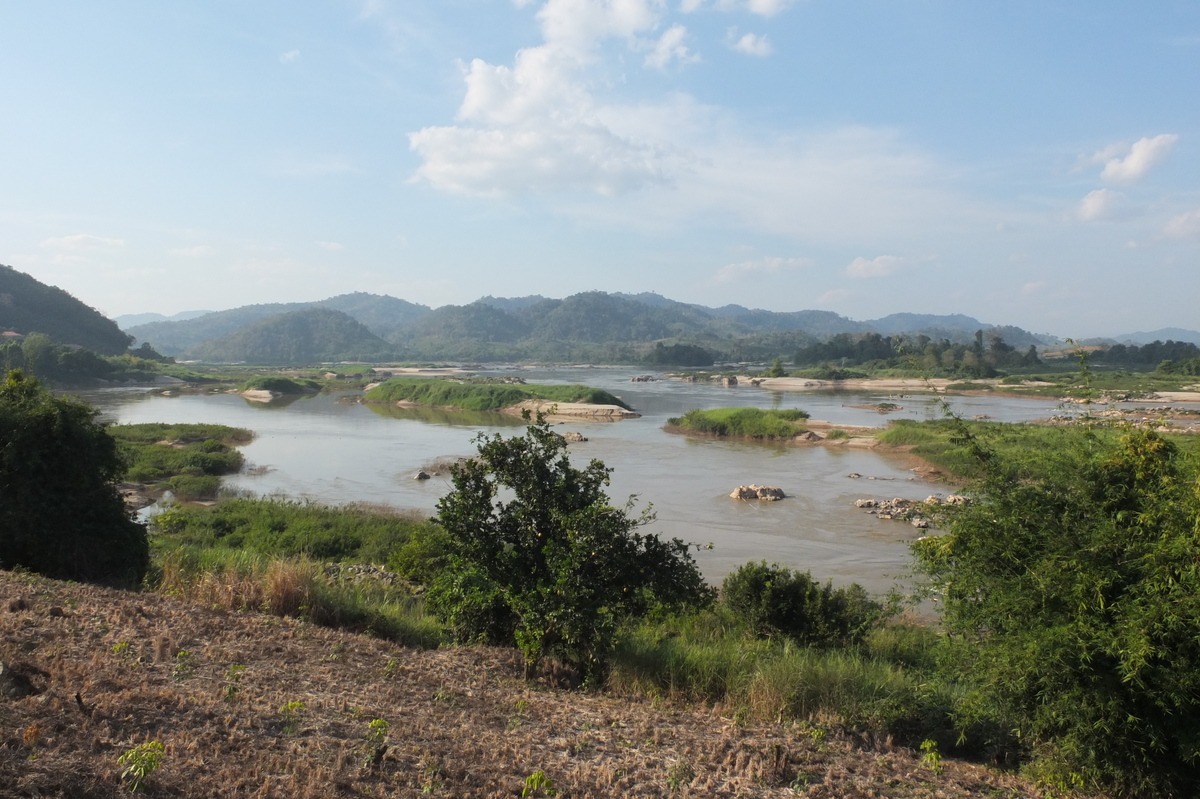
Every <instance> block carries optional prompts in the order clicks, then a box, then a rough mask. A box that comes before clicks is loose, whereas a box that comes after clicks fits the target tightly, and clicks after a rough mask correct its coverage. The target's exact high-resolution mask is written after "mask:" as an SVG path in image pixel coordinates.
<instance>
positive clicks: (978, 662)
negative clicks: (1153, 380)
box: [914, 430, 1200, 796]
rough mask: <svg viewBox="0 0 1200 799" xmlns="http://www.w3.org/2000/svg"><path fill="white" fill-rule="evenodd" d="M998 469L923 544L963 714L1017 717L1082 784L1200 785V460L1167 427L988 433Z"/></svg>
mask: <svg viewBox="0 0 1200 799" xmlns="http://www.w3.org/2000/svg"><path fill="white" fill-rule="evenodd" d="M972 447H973V448H974V449H975V450H976V454H977V455H979V456H981V460H982V462H983V464H984V471H985V472H986V477H985V478H984V479H983V481H982V482H981V484H980V485H979V486H978V491H977V495H978V499H977V500H976V501H975V502H974V503H972V504H970V505H968V506H966V507H965V508H961V509H958V510H956V511H955V512H954V513H953V515H951V516H950V517H949V519H948V530H947V532H946V533H944V534H942V535H936V536H929V537H926V538H924V539H922V540H920V541H918V542H917V543H916V544H915V545H914V553H915V555H916V558H917V561H918V563H919V567H920V568H921V569H922V570H923V572H924V573H925V575H926V576H927V577H928V580H929V584H930V586H931V588H932V589H934V591H935V592H936V594H937V595H938V598H940V599H941V601H942V604H943V608H944V611H943V612H944V624H945V628H946V630H947V631H948V632H949V634H950V639H949V640H950V644H949V656H948V657H947V658H946V661H945V662H946V665H947V668H948V669H949V672H950V676H952V677H954V678H957V679H960V680H961V681H962V682H963V683H964V684H965V685H968V686H972V687H971V689H970V692H969V694H968V697H967V702H966V704H965V705H964V707H963V708H962V713H961V719H960V721H962V722H963V724H964V726H965V725H967V724H970V723H971V722H974V721H986V720H989V719H990V720H992V721H996V722H999V723H1000V724H1001V725H1002V726H1003V727H1004V728H1006V729H1011V730H1012V731H1013V732H1014V733H1015V735H1016V737H1017V740H1018V741H1019V743H1020V744H1021V746H1022V748H1023V750H1024V751H1025V753H1026V754H1028V755H1031V756H1032V757H1033V759H1034V761H1035V770H1036V771H1037V772H1038V773H1039V774H1040V775H1041V776H1042V777H1043V778H1045V779H1047V780H1048V781H1049V782H1051V783H1054V784H1058V785H1060V786H1067V787H1082V788H1085V789H1089V790H1092V789H1096V788H1100V789H1107V790H1115V791H1117V792H1119V793H1125V794H1130V795H1138V796H1141V795H1163V796H1195V795H1198V794H1200V557H1198V554H1197V553H1198V552H1200V481H1198V479H1197V478H1198V476H1200V469H1198V468H1197V464H1196V463H1195V461H1194V459H1189V458H1187V457H1185V456H1184V455H1183V454H1181V453H1180V451H1179V449H1178V448H1177V447H1176V446H1175V445H1174V444H1172V443H1171V442H1170V441H1168V440H1167V439H1165V438H1163V437H1162V436H1159V435H1157V434H1156V433H1153V432H1145V431H1136V430H1135V431H1130V432H1128V433H1127V434H1125V435H1123V436H1121V437H1120V438H1119V440H1118V441H1117V442H1116V443H1105V442H1104V441H1102V440H1100V439H1098V438H1097V437H1086V443H1084V444H1083V445H1079V446H1076V447H1075V448H1073V449H1071V450H1068V451H1062V452H1055V451H1046V452H1045V453H1044V454H1043V456H1042V457H1043V458H1044V459H1045V460H1046V461H1050V462H1047V463H1043V464H1039V466H1040V467H1042V468H1037V469H1036V470H1018V469H1016V468H1013V467H1009V466H1006V465H1005V464H1004V463H1003V462H1002V460H1001V459H999V458H997V457H995V456H994V453H989V452H988V451H986V450H985V449H983V448H982V447H981V446H979V445H978V442H972Z"/></svg>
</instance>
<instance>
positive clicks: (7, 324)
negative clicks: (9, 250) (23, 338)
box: [0, 264, 132, 355]
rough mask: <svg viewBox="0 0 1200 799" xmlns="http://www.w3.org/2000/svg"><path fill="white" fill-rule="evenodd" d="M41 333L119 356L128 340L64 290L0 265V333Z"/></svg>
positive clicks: (96, 313) (108, 322)
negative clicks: (7, 331) (9, 331)
mask: <svg viewBox="0 0 1200 799" xmlns="http://www.w3.org/2000/svg"><path fill="white" fill-rule="evenodd" d="M6 330H11V331H12V332H14V333H21V334H22V335H27V334H29V333H44V334H45V335H47V336H49V337H50V338H52V339H54V340H55V341H56V342H58V343H59V344H78V345H79V346H81V347H86V348H87V349H89V350H92V351H94V352H99V353H101V354H104V355H119V354H121V353H123V352H125V351H126V350H127V349H129V344H130V342H131V341H132V339H131V338H130V337H129V336H128V335H126V334H125V333H123V332H122V331H121V328H119V327H117V323H116V322H114V321H112V320H111V319H109V318H107V317H106V316H104V314H102V313H100V312H99V311H97V310H96V309H95V308H92V307H91V306H89V305H85V304H84V303H82V302H80V301H79V300H77V299H75V298H74V297H72V296H71V295H70V294H68V293H67V292H65V291H63V290H62V289H60V288H56V287H54V286H48V285H46V284H45V283H42V282H40V281H39V280H37V279H35V278H33V277H31V276H30V275H27V274H25V273H24V272H18V271H17V270H16V269H13V268H12V267H11V266H4V265H2V264H0V332H3V331H6Z"/></svg>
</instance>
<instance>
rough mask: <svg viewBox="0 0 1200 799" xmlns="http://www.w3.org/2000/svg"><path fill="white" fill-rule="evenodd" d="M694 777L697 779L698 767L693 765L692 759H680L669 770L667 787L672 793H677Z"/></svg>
mask: <svg viewBox="0 0 1200 799" xmlns="http://www.w3.org/2000/svg"><path fill="white" fill-rule="evenodd" d="M694 779H696V769H695V768H693V767H692V764H691V761H689V760H680V761H679V762H678V763H676V764H675V765H673V766H671V769H670V771H668V772H667V788H668V789H669V790H670V791H671V793H675V792H677V791H678V790H679V789H680V788H683V787H684V786H685V785H688V784H690V783H691V781H692V780H694Z"/></svg>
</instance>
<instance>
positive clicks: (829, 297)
mask: <svg viewBox="0 0 1200 799" xmlns="http://www.w3.org/2000/svg"><path fill="white" fill-rule="evenodd" d="M853 295H854V292H852V291H849V290H847V289H831V290H830V291H827V292H825V293H824V294H822V295H821V296H820V297H817V304H818V305H832V304H833V303H836V302H841V301H842V300H845V299H848V298H849V297H852V296H853Z"/></svg>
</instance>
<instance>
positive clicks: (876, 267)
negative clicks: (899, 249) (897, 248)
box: [846, 255, 908, 279]
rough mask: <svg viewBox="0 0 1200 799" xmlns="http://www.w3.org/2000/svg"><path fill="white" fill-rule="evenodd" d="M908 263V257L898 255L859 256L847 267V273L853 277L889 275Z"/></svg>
mask: <svg viewBox="0 0 1200 799" xmlns="http://www.w3.org/2000/svg"><path fill="white" fill-rule="evenodd" d="M907 264H908V259H907V258H901V257H900V256H898V255H880V256H878V257H876V258H871V259H867V258H863V257H861V256H860V257H858V258H855V259H854V260H853V261H851V262H850V265H849V266H847V267H846V275H847V276H848V277H853V278H860V279H862V278H873V277H887V276H888V275H894V274H895V273H896V272H898V271H899V270H900V269H902V268H904V266H906V265H907Z"/></svg>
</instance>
